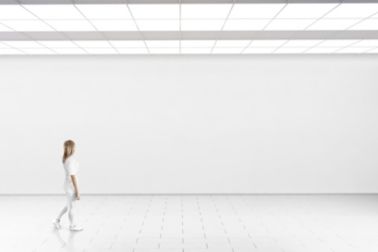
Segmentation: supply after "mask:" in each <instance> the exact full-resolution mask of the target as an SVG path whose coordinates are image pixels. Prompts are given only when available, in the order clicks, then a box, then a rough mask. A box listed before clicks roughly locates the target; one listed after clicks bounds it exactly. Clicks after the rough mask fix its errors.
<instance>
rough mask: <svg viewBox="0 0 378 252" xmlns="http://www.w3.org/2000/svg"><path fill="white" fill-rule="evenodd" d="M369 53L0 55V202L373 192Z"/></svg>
mask: <svg viewBox="0 0 378 252" xmlns="http://www.w3.org/2000/svg"><path fill="white" fill-rule="evenodd" d="M377 63H378V56H372V55H370V56H369V55H366V56H348V55H339V56H322V55H303V56H301V55H298V56H290V55H287V56H245V57H241V56H211V57H209V56H193V57H191V56H185V57H184V56H171V57H168V56H165V57H163V56H156V57H151V56H147V57H142V56H140V57H131V56H124V57H119V56H116V57H107V56H104V57H96V56H92V57H2V58H0V69H1V75H0V78H1V79H0V80H1V81H0V116H1V119H0V169H1V183H0V194H1V193H2V194H4V193H6V194H7V193H9V194H11V193H60V192H61V191H62V176H63V170H62V168H61V163H60V159H61V151H62V143H63V141H64V140H65V139H67V138H72V139H74V140H76V141H77V143H78V159H79V162H80V164H81V173H80V178H79V179H80V186H81V187H82V191H83V193H309V192H310V193H328V192H330V193H353V192H358V193H361V192H370V193H372V192H375V193H376V192H378V71H377V70H378V64H377Z"/></svg>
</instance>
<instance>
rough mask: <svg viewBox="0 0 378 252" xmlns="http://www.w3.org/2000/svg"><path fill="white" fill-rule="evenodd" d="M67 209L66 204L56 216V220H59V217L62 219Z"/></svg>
mask: <svg viewBox="0 0 378 252" xmlns="http://www.w3.org/2000/svg"><path fill="white" fill-rule="evenodd" d="M67 210H68V207H67V206H65V207H63V209H62V210H61V211H60V213H59V215H58V217H56V220H57V221H58V222H60V219H62V217H63V215H64V214H65V213H66V212H67Z"/></svg>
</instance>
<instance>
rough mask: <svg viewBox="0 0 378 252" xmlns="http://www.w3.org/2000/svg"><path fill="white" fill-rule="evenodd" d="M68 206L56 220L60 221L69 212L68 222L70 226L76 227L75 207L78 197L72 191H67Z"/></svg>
mask: <svg viewBox="0 0 378 252" xmlns="http://www.w3.org/2000/svg"><path fill="white" fill-rule="evenodd" d="M66 200H67V202H66V206H65V207H63V209H62V210H61V211H60V213H59V215H58V217H57V218H56V219H57V220H58V221H60V219H61V218H62V217H63V215H64V214H65V213H67V212H68V220H69V222H70V226H74V225H75V205H76V196H75V193H74V192H73V191H72V190H66Z"/></svg>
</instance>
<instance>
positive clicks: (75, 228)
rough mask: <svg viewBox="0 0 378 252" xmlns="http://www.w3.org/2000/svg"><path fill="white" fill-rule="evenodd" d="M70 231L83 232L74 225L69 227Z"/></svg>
mask: <svg viewBox="0 0 378 252" xmlns="http://www.w3.org/2000/svg"><path fill="white" fill-rule="evenodd" d="M70 230H71V231H83V228H82V227H80V226H76V225H74V226H70Z"/></svg>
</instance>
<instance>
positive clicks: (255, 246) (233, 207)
mask: <svg viewBox="0 0 378 252" xmlns="http://www.w3.org/2000/svg"><path fill="white" fill-rule="evenodd" d="M227 202H228V203H229V204H230V206H231V209H232V211H233V213H234V215H235V216H236V218H237V219H238V221H239V224H240V225H241V226H242V227H243V230H244V232H246V234H247V236H248V238H249V239H250V241H251V243H252V245H253V247H254V248H255V249H257V245H256V243H255V242H254V241H253V239H252V237H251V235H250V234H249V232H248V229H247V226H246V224H245V221H244V220H243V219H242V217H241V216H240V214H239V211H238V210H237V209H236V208H235V205H234V203H233V201H232V200H231V199H230V197H227ZM243 203H244V201H243Z"/></svg>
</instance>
